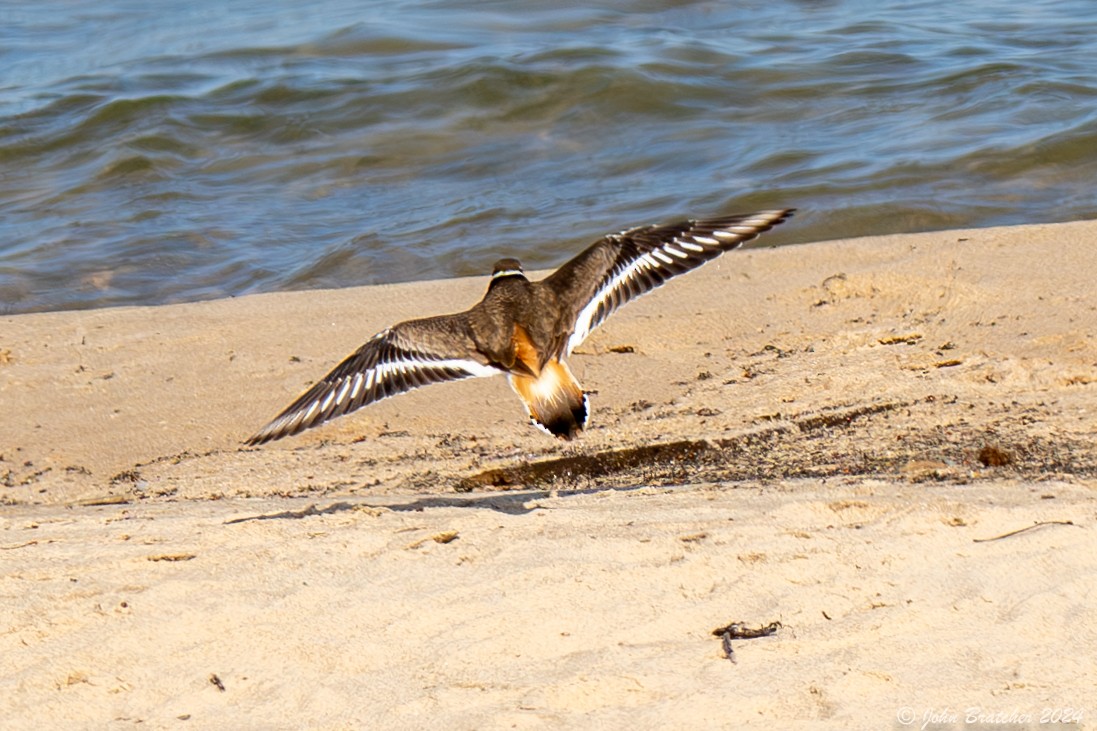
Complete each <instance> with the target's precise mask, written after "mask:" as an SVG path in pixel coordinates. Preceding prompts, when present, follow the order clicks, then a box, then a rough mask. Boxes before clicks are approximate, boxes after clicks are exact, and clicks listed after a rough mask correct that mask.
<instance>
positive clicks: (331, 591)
mask: <svg viewBox="0 0 1097 731" xmlns="http://www.w3.org/2000/svg"><path fill="white" fill-rule="evenodd" d="M809 224H810V216H806V217H804V218H802V219H794V220H793V221H792V222H790V223H789V224H786V225H788V226H793V225H809ZM1095 241H1097V222H1079V223H1067V224H1054V225H1038V226H1036V225H1034V226H1017V227H1008V228H995V229H979V230H962V231H944V232H934V233H925V234H911V235H901V236H887V237H874V238H865V239H856V240H846V241H831V242H819V243H812V244H807V245H801V246H793V247H782V248H777V249H765V248H755V249H749V250H745V251H739V252H734V253H731V254H728V255H726V256H724V257H723V258H721V259H720V260H718V261H717V262H715V263H713V264H710V265H708V266H706V267H704V268H703V269H702V270H700V271H698V272H696V273H693V274H690V275H688V276H686V277H683V278H681V279H679V280H676V281H674V282H672V283H670V284H668V285H667V286H666V287H664V288H662V289H660V290H658V291H657V292H655V293H654V294H652V295H650V296H648V297H645V298H643V299H641V300H639V301H637V302H635V303H633V304H631V305H629V306H628V307H626V308H625V309H624V310H623V311H622V312H620V313H618V314H616V315H614V317H612V318H611V319H610V320H609V321H608V322H607V323H606V324H605V325H604V326H603V327H602V328H601V329H599V330H597V331H596V332H595V333H594V334H593V335H592V336H591V337H590V338H589V339H588V340H587V342H586V343H585V344H584V345H583V346H582V347H580V348H579V350H578V351H577V352H576V354H575V355H574V356H573V357H572V359H571V367H572V369H573V370H574V371H575V374H576V376H577V377H578V378H579V380H580V381H581V382H582V384H583V385H584V387H585V388H587V389H588V390H590V391H591V392H592V393H591V396H590V398H591V409H592V412H591V418H590V424H589V428H588V430H587V431H586V432H585V433H584V434H583V435H582V437H581V438H580V439H579V440H576V441H574V442H569V443H565V442H560V441H556V440H552V439H550V438H548V437H547V436H545V435H544V434H542V433H541V432H539V431H537V430H535V429H533V428H531V427H530V426H528V424H527V423H526V419H525V414H524V412H523V409H522V405H521V403H520V402H519V401H518V399H517V398H516V397H515V396H514V395H513V394H512V393H511V391H510V389H509V387H508V386H507V384H506V381H505V380H504V379H501V378H498V379H474V380H471V381H464V382H460V383H454V384H446V385H441V386H434V387H431V388H427V389H422V390H419V391H416V392H413V393H411V394H407V395H404V396H400V397H397V398H392V399H388V400H386V401H384V402H381V403H378V404H375V405H373V406H370V407H367V408H365V409H362V410H361V411H358V412H356V413H354V414H352V415H350V416H348V417H345V418H341V419H338V420H336V421H334V422H332V423H330V424H328V425H325V426H324V427H322V428H318V429H314V430H311V431H309V432H306V433H305V434H302V435H300V436H298V437H294V438H291V439H286V440H282V441H279V442H275V443H272V444H269V445H266V446H263V447H258V448H253V447H245V446H243V444H242V442H243V440H245V439H246V438H247V437H248V436H250V435H251V434H252V433H253V432H254V431H255V430H256V429H258V428H259V427H260V426H262V425H263V424H264V423H265V422H266V421H267V420H268V419H269V418H271V417H272V416H274V415H275V414H276V413H277V412H278V411H279V410H281V408H282V407H284V406H286V405H287V404H288V403H289V402H290V401H291V400H292V399H293V398H294V397H295V396H296V395H297V394H298V393H299V392H300V391H301V390H303V389H304V388H305V387H306V386H307V385H309V384H310V383H312V382H313V381H315V380H316V379H318V378H320V377H321V376H323V375H324V374H325V373H326V372H327V371H328V369H329V368H330V367H331V366H333V365H334V364H335V363H337V362H338V361H339V360H340V359H342V358H343V357H344V356H345V355H347V354H348V353H350V352H351V351H352V350H354V349H355V348H356V347H358V345H360V344H361V343H362V342H363V341H364V340H365V339H366V338H368V337H369V336H370V335H372V334H373V333H375V332H377V331H378V330H380V329H382V328H384V327H385V326H387V325H390V324H392V323H394V322H396V321H399V320H404V319H409V318H412V317H419V316H424V315H430V314H437V313H441V312H451V311H457V310H461V309H465V308H466V307H468V306H469V305H471V304H472V303H474V302H475V301H476V300H478V299H479V297H480V296H481V295H482V293H483V291H484V289H485V286H486V283H487V277H478V278H470V279H461V280H447V281H440V282H418V283H411V284H400V285H391V286H389V285H386V286H378V287H365V288H357V289H344V290H332V291H313V292H300V293H289V294H272V295H258V296H249V297H241V298H237V299H228V300H219V301H212V302H202V303H195V304H184V305H171V306H163V307H155V308H117V309H105V310H92V311H83V312H59V313H47V314H34V315H20V316H7V317H3V318H0V404H2V407H3V409H2V411H3V417H2V419H0V424H2V427H0V431H2V436H0V480H2V484H0V495H2V500H3V508H2V512H0V516H2V517H0V527H2V532H0V577H2V578H0V587H2V589H0V590H2V593H3V597H4V598H3V601H2V602H0V627H2V628H3V633H2V635H0V719H3V722H2V724H0V725H2V726H3V727H4V728H13V729H24V728H25V729H42V728H58V729H67V728H89V729H90V728H95V729H99V728H130V727H137V726H140V727H142V728H193V729H199V728H201V729H205V728H263V729H282V728H285V729H293V728H316V729H356V728H386V729H388V728H393V729H405V728H406V729H421V728H447V729H485V728H520V729H525V728H740V727H743V726H746V725H753V726H756V727H758V728H780V727H788V725H789V724H791V723H792V722H798V721H803V722H809V723H808V724H807V725H808V727H818V728H843V729H861V728H863V729H880V728H936V729H944V728H949V729H960V728H964V729H972V728H996V729H1002V728H1009V729H1018V728H1037V727H1040V728H1047V727H1049V725H1050V726H1051V727H1057V726H1061V725H1063V723H1062V722H1065V723H1066V725H1069V726H1070V727H1071V728H1085V727H1090V728H1092V727H1094V721H1093V719H1094V717H1095V716H1097V693H1095V691H1094V688H1097V664H1095V663H1094V661H1093V658H1094V657H1097V598H1095V596H1094V591H1095V589H1094V586H1095V579H1097V533H1095V530H1094V525H1095V524H1097V501H1095V499H1094V498H1095V489H1097V447H1095V443H1094V436H1095V434H1097V406H1095V404H1097V292H1095V286H1094V284H1093V282H1094V273H1095V272H1097V245H1095V243H1094V242H1095ZM490 265H491V262H490V261H489V262H485V269H487V268H489V267H490ZM1022 529H1025V530H1022ZM1015 531H1018V532H1015ZM733 622H740V623H743V625H745V626H746V627H750V628H759V627H763V626H766V625H771V624H772V623H779V626H776V627H775V629H776V631H775V632H774V633H773V634H771V635H769V636H766V637H759V638H756V639H734V640H731V646H732V648H733V650H734V654H733V656H734V662H733V661H731V660H729V659H728V657H727V656H726V653H725V648H724V644H725V643H724V641H723V639H722V638H721V637H718V636H716V635H714V634H713V630H715V629H717V628H720V627H723V626H726V625H728V624H729V623H733ZM1042 721H1053V722H1055V723H1051V724H1048V723H1042Z"/></svg>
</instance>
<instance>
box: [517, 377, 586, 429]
mask: <svg viewBox="0 0 1097 731" xmlns="http://www.w3.org/2000/svg"><path fill="white" fill-rule="evenodd" d="M510 385H511V387H512V388H514V390H515V392H516V393H517V394H518V396H519V397H520V398H521V399H522V401H523V403H525V405H526V410H527V411H528V412H529V420H530V423H532V424H533V425H534V426H537V427H539V428H541V429H543V430H545V431H546V432H548V433H549V434H552V435H553V436H557V437H560V438H561V439H574V438H575V437H576V436H577V435H578V434H579V432H580V431H582V429H583V427H585V426H586V423H587V396H586V394H585V393H583V389H582V387H581V386H580V385H579V382H578V381H577V380H575V376H573V375H572V374H571V370H570V369H569V368H568V366H567V364H566V363H561V362H560V361H558V360H556V359H555V358H553V359H552V360H550V361H549V362H548V363H546V364H545V367H544V368H542V369H541V374H540V375H539V376H537V377H536V378H535V377H532V376H524V375H518V374H511V376H510Z"/></svg>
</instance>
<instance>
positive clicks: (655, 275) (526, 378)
mask: <svg viewBox="0 0 1097 731" xmlns="http://www.w3.org/2000/svg"><path fill="white" fill-rule="evenodd" d="M794 210H795V209H792V208H782V209H774V210H765V211H758V212H755V213H747V214H735V215H728V216H722V217H717V218H707V219H697V220H683V221H679V222H676V223H671V224H667V225H660V224H655V225H648V226H638V227H635V228H629V229H625V230H623V231H620V232H618V233H615V234H609V235H606V236H603V237H602V238H600V239H598V240H597V241H595V242H594V243H593V244H591V245H590V246H588V247H587V248H586V249H584V250H583V251H582V252H580V253H579V254H578V255H576V256H575V257H574V258H572V259H571V260H570V261H568V262H566V263H565V264H563V265H562V266H560V268H559V269H557V270H556V271H555V272H553V273H552V274H550V275H548V276H547V277H545V278H544V279H541V280H538V281H530V280H529V279H527V278H526V275H525V272H524V271H523V269H522V263H521V262H520V261H519V260H518V259H514V258H505V259H500V260H499V261H497V262H496V263H495V265H494V266H493V268H492V274H491V280H490V281H489V283H488V288H487V292H486V293H485V294H484V297H483V299H482V300H480V302H478V303H476V304H475V305H473V306H472V308H471V309H468V310H465V311H464V312H458V313H455V314H451V315H439V316H435V317H426V318H421V319H415V320H407V321H405V322H400V323H398V324H395V325H393V326H391V327H388V328H386V329H384V330H382V331H381V332H379V333H377V334H376V335H374V336H373V337H372V338H370V339H369V340H368V341H366V343H365V344H363V345H362V346H361V347H360V348H358V350H356V351H354V352H353V353H351V354H350V355H349V356H347V357H346V358H345V359H344V360H343V361H342V362H340V363H339V364H338V365H337V366H335V368H333V369H332V370H331V372H330V373H328V374H327V375H326V376H324V377H323V378H322V379H321V380H320V381H318V382H316V383H315V384H314V385H313V386H312V387H311V388H309V389H308V390H306V391H305V392H304V393H302V394H301V395H300V396H299V397H298V398H297V399H296V400H295V401H294V402H293V403H291V404H290V405H289V406H287V407H286V408H285V409H284V410H283V411H282V412H281V413H280V414H278V415H277V416H276V417H274V419H272V420H271V421H270V423H268V424H267V425H266V426H264V427H263V428H262V429H260V430H259V431H258V432H256V433H255V435H254V436H252V437H251V438H249V439H248V440H247V441H246V444H248V445H260V444H264V443H266V442H270V441H272V440H275V439H281V438H282V437H288V436H291V435H294V434H298V433H300V432H302V431H304V430H306V429H310V428H312V427H315V426H319V425H320V424H323V423H324V422H327V421H329V420H331V419H334V418H335V417H338V416H343V415H345V414H349V413H350V412H352V411H355V410H357V409H359V408H361V407H363V406H366V405H367V404H371V403H374V402H376V401H380V400H381V399H384V398H388V397H390V396H395V395H397V394H400V393H404V392H406V391H411V390H413V389H416V388H419V387H421V386H426V385H429V384H434V383H442V382H446V381H458V380H462V379H465V378H475V377H484V376H498V375H505V376H507V378H508V379H509V381H510V385H511V387H512V388H513V389H514V391H515V392H516V393H517V394H518V396H519V398H520V399H521V400H522V402H523V403H524V404H525V407H526V412H527V414H528V416H529V420H530V423H531V424H533V425H534V426H537V427H539V428H540V429H542V430H543V431H545V432H547V433H548V434H550V435H552V436H554V437H559V438H561V439H565V440H570V439H574V438H575V437H576V436H578V434H579V433H580V432H581V431H582V430H583V429H584V428H585V427H586V424H587V418H588V414H589V400H588V397H587V393H586V392H584V390H583V388H582V387H581V386H580V385H579V382H578V381H577V380H576V378H575V376H574V375H573V374H572V372H571V369H570V368H568V365H567V362H566V360H565V359H566V357H567V356H568V355H570V354H571V353H572V351H574V350H575V348H576V347H577V346H578V345H579V344H580V343H582V342H583V341H584V340H585V339H586V338H587V336H588V335H590V333H591V332H592V331H593V330H594V329H595V328H597V327H598V326H599V325H601V324H602V323H603V322H605V320H606V318H607V317H609V316H610V315H611V314H612V313H613V312H615V311H616V310H618V309H620V308H621V307H622V306H623V305H625V304H626V303H628V302H630V301H632V300H634V299H636V298H637V297H639V296H641V295H644V294H647V293H648V292H650V291H652V290H653V289H656V288H657V287H659V286H661V285H662V284H664V283H665V282H666V281H668V280H670V279H672V278H674V277H676V276H679V275H681V274H685V273H686V272H690V271H693V270H694V269H696V268H698V267H699V266H701V265H703V264H705V263H706V262H709V261H712V260H713V259H715V258H716V257H718V256H720V255H721V254H723V253H725V252H727V251H731V250H732V249H735V248H738V247H739V246H740V245H741V244H742V243H743V242H745V241H749V240H750V239H753V238H755V237H756V236H758V234H760V233H763V232H765V231H768V230H769V229H771V228H773V227H774V226H777V225H778V224H781V223H783V222H784V221H786V220H787V219H788V218H789V217H790V216H791V215H792V213H793V211H794Z"/></svg>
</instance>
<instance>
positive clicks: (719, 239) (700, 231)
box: [544, 208, 794, 353]
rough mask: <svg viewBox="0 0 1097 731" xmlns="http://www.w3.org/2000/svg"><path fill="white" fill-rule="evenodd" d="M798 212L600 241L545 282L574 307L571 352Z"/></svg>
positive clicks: (654, 229) (638, 231) (647, 229)
mask: <svg viewBox="0 0 1097 731" xmlns="http://www.w3.org/2000/svg"><path fill="white" fill-rule="evenodd" d="M793 210H794V209H792V208H786V209H781V210H772V211H758V212H757V213H747V214H742V215H736V216H724V217H722V218H709V219H705V220H698V221H680V222H678V223H672V224H670V225H667V226H659V225H656V226H640V227H638V228H631V229H628V230H627V231H622V232H621V233H617V234H610V235H609V236H606V237H604V238H602V239H600V240H598V241H596V242H595V243H594V244H592V245H591V246H590V247H589V248H587V249H586V250H585V251H584V252H583V253H581V254H579V255H578V256H576V257H575V258H574V259H572V260H571V261H569V262H568V263H567V264H564V265H563V266H562V267H560V268H559V269H558V270H556V271H555V272H554V273H553V274H552V275H550V276H549V277H547V278H545V280H544V282H545V284H547V285H548V286H549V287H550V288H552V290H553V291H554V292H555V293H556V296H557V298H558V301H559V302H560V303H561V304H563V305H565V306H571V307H572V308H573V310H572V311H570V312H568V313H566V314H567V316H568V317H569V318H574V319H571V320H570V321H571V322H572V323H574V325H573V327H572V329H571V335H570V336H569V338H568V341H567V350H566V352H567V353H571V351H572V350H574V349H575V348H576V347H577V346H578V345H579V344H580V343H582V342H583V341H584V340H585V339H586V337H587V336H588V335H590V333H591V331H592V330H594V329H595V328H596V327H598V326H599V325H601V324H602V323H603V322H604V321H605V319H606V318H607V317H609V316H610V315H611V314H612V313H613V312H614V311H615V310H616V309H617V308H618V307H621V306H622V305H624V304H625V303H627V302H629V301H630V300H633V299H635V298H636V297H639V296H640V295H643V294H647V293H648V292H650V291H651V290H653V289H655V288H656V287H658V286H660V285H662V284H663V283H664V282H666V281H667V280H668V279H671V278H672V277H676V276H678V275H679V274H685V273H686V272H688V271H692V270H693V269H696V268H697V267H699V266H701V265H702V264H704V263H705V262H708V261H711V260H713V259H715V258H716V257H718V256H720V255H721V254H723V253H724V252H725V251H731V250H732V249H734V248H737V247H738V246H739V245H740V244H742V243H743V242H744V241H749V240H750V239H753V238H754V237H755V236H757V235H758V234H760V233H762V232H763V231H768V230H769V229H771V228H773V227H774V226H776V225H778V224H779V223H782V222H784V221H785V220H786V219H788V217H789V216H791V215H792V212H793Z"/></svg>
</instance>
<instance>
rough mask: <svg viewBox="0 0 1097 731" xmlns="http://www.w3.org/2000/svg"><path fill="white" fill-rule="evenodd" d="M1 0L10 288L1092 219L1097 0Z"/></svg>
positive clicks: (54, 304)
mask: <svg viewBox="0 0 1097 731" xmlns="http://www.w3.org/2000/svg"><path fill="white" fill-rule="evenodd" d="M13 5H14V3H4V4H2V5H0V312H6V313H14V312H27V311H35V310H52V309H65V308H84V307H98V306H104V305H117V304H151V303H162V302H172V301H181V300H194V299H203V298H210V297H218V296H227V295H236V294H242V293H246V292H257V291H272V290H281V289H301V288H312V287H325V286H344V285H352V284H364V283H375V282H387V281H401V280H408V279H424V278H432V277H440V276H451V275H467V274H484V273H486V272H487V270H488V269H490V266H491V264H492V262H493V261H494V260H495V259H496V258H498V257H499V256H501V255H503V254H505V253H511V254H516V255H518V256H519V257H520V258H522V259H523V261H524V262H525V263H526V266H527V268H535V267H542V266H549V265H555V264H557V263H559V262H561V261H563V260H564V259H566V258H567V257H568V256H569V255H570V254H571V253H573V252H574V251H576V250H577V249H578V248H579V247H581V246H582V245H584V244H586V243H588V242H589V241H591V240H593V239H594V238H595V237H597V236H598V235H600V234H602V233H604V232H606V231H610V230H617V229H620V228H622V227H624V226H628V225H635V224H640V223H649V222H653V221H659V220H667V219H673V218H677V217H680V216H683V215H686V214H689V215H704V214H716V213H721V212H730V211H733V210H740V209H749V208H754V207H759V206H776V205H792V206H797V207H799V208H800V209H801V215H800V216H798V217H797V218H796V219H794V220H793V222H792V223H790V224H788V225H787V226H786V227H785V230H783V231H779V232H774V233H773V234H771V235H768V236H767V239H766V240H767V241H768V242H770V243H788V242H793V241H807V240H819V239H826V238H838V237H844V236H852V235H860V234H867V233H882V232H894V231H920V230H931V229H941V228H948V227H954V226H984V225H995V224H1009V223H1027V222H1042V221H1065V220H1072V219H1079V218H1094V217H1097V192H1095V189H1097V186H1095V181H1097V12H1095V9H1094V6H1093V5H1092V3H1091V1H1090V0H1027V1H1026V2H1023V3H1022V2H1015V1H1014V0H982V1H981V2H947V3H946V2H937V1H934V2H898V1H896V0H892V1H890V2H889V1H887V0H830V1H828V0H815V1H810V0H800V1H798V2H794V1H792V0H784V1H782V0H764V1H762V0H758V1H752V0H744V1H742V2H737V3H717V2H669V1H664V2H658V1H656V0H646V1H643V0H638V1H636V2H617V3H602V4H600V6H599V7H596V8H592V7H587V6H579V5H577V4H572V3H566V2H563V3H562V2H553V3H549V2H541V1H536V2H525V3H509V2H508V3H503V2H467V1H466V2H457V1H456V0H406V1H402V2H400V1H395V2H394V1H392V0H389V1H387V2H366V3H363V2H350V1H349V0H328V1H324V0H315V1H314V2H310V3H299V2H296V1H294V2H289V1H288V0H267V1H266V2H264V3H256V2H252V1H249V2H241V1H239V0H235V1H234V0H228V1H227V2H226V0H217V2H212V1H211V0H190V1H189V2H187V3H178V2H137V1H136V0H102V1H101V2H99V3H82V2H75V1H73V0H45V1H43V2H39V3H36V4H30V3H28V4H26V7H20V8H18V9H12V6H13Z"/></svg>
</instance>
